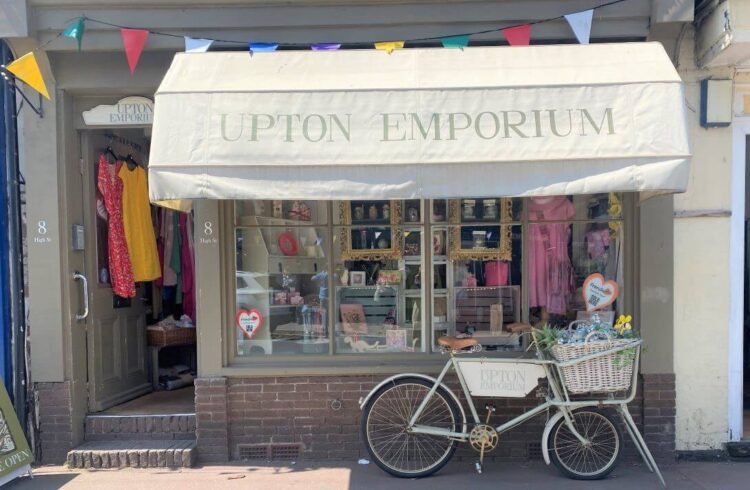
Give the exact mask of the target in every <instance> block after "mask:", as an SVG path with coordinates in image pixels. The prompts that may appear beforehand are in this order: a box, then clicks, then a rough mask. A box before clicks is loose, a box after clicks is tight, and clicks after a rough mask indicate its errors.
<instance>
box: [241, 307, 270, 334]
mask: <svg viewBox="0 0 750 490" xmlns="http://www.w3.org/2000/svg"><path fill="white" fill-rule="evenodd" d="M235 322H236V324H237V328H239V329H240V330H242V333H243V334H244V335H245V337H247V338H248V339H252V338H253V335H255V333H256V332H257V331H258V330H260V328H261V327H262V326H263V315H262V314H261V312H260V310H258V309H257V308H252V309H250V310H246V309H245V308H242V309H241V310H239V311H238V312H237V315H236V316H235Z"/></svg>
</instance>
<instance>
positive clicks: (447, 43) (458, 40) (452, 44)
mask: <svg viewBox="0 0 750 490" xmlns="http://www.w3.org/2000/svg"><path fill="white" fill-rule="evenodd" d="M440 43H441V44H442V45H443V47H444V48H459V49H464V48H465V47H467V46H468V45H469V36H468V35H463V36H450V37H444V38H442V39H441V40H440Z"/></svg>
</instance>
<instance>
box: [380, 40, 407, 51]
mask: <svg viewBox="0 0 750 490" xmlns="http://www.w3.org/2000/svg"><path fill="white" fill-rule="evenodd" d="M403 47H404V41H386V42H382V43H375V49H380V50H383V51H385V52H386V53H388V54H391V53H393V52H394V51H395V50H397V49H401V48H403Z"/></svg>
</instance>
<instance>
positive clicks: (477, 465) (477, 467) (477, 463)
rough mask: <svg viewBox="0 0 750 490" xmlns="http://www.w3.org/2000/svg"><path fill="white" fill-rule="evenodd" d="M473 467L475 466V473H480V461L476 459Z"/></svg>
mask: <svg viewBox="0 0 750 490" xmlns="http://www.w3.org/2000/svg"><path fill="white" fill-rule="evenodd" d="M474 468H476V470H477V473H479V474H480V475H481V474H482V463H480V462H479V461H477V462H476V463H474Z"/></svg>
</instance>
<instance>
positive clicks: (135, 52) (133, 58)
mask: <svg viewBox="0 0 750 490" xmlns="http://www.w3.org/2000/svg"><path fill="white" fill-rule="evenodd" d="M120 34H122V45H123V46H124V47H125V56H126V57H127V58H128V66H129V67H130V74H131V75H132V74H133V73H135V67H136V66H138V60H139V59H140V57H141V53H142V52H143V47H144V46H145V45H146V41H147V40H148V31H145V30H143V29H120Z"/></svg>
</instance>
